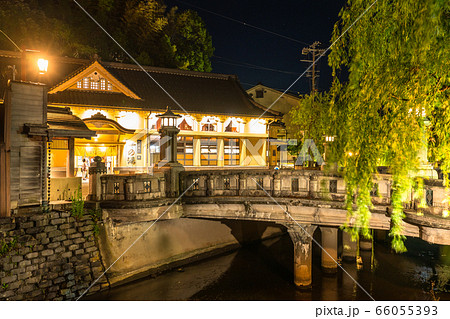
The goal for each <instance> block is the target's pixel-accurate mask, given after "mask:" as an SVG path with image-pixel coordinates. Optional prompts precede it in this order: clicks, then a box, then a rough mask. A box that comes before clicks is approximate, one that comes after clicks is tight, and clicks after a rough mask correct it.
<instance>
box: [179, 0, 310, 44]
mask: <svg viewBox="0 0 450 319" xmlns="http://www.w3.org/2000/svg"><path fill="white" fill-rule="evenodd" d="M175 1H177V2H180V3H182V4H185V5H187V6H190V7H193V8H196V9H197V10H201V11H205V12H208V13H210V14H214V15H216V16H219V17H221V18H224V19H227V20H230V21H233V22H237V23H240V24H242V25H244V26H246V27H250V28H254V29H256V30H260V31H263V32H266V33H270V34H272V35H276V36H278V37H281V38H284V39H286V40H290V41H294V42H297V43H301V44H305V45H309V43H306V42H303V41H300V40H297V39H294V38H291V37H288V36H285V35H282V34H279V33H276V32H273V31H270V30H267V29H263V28H260V27H257V26H254V25H252V24H249V23H246V22H243V21H240V20H236V19H234V18H230V17H227V16H224V15H223V14H220V13H216V12H213V11H210V10H208V9H204V8H201V7H199V6H196V5H193V4H190V3H187V2H185V1H181V0H175Z"/></svg>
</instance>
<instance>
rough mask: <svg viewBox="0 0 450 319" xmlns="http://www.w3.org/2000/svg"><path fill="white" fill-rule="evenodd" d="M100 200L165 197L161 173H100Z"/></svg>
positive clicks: (164, 184)
mask: <svg viewBox="0 0 450 319" xmlns="http://www.w3.org/2000/svg"><path fill="white" fill-rule="evenodd" d="M100 180H101V199H102V200H118V201H120V200H151V199H156V198H164V197H166V182H165V178H164V174H163V173H154V174H151V175H150V174H136V175H112V174H108V175H102V176H101V177H100Z"/></svg>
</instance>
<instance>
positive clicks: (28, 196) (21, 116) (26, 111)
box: [5, 82, 47, 209]
mask: <svg viewBox="0 0 450 319" xmlns="http://www.w3.org/2000/svg"><path fill="white" fill-rule="evenodd" d="M5 103H9V105H10V110H11V117H10V124H11V131H10V134H11V135H10V139H11V153H10V154H11V155H10V156H11V161H10V163H11V165H10V174H11V175H10V176H11V184H10V191H11V192H10V194H11V196H10V200H11V209H15V208H17V207H18V206H27V205H40V204H42V201H43V200H46V198H47V196H46V194H47V186H46V185H47V184H46V180H47V165H46V164H47V158H46V157H47V156H46V137H45V136H42V137H29V136H28V135H27V134H25V133H24V124H34V125H46V123H47V91H46V87H45V86H44V85H41V84H34V83H25V82H11V84H10V87H9V88H8V91H7V93H6V99H5Z"/></svg>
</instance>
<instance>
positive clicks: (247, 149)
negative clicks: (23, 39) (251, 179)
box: [0, 52, 281, 177]
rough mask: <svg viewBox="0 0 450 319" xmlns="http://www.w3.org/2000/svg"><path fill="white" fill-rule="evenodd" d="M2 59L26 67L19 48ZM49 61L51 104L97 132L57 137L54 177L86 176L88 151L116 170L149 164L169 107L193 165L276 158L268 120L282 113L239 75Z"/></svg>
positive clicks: (156, 155)
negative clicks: (250, 90)
mask: <svg viewBox="0 0 450 319" xmlns="http://www.w3.org/2000/svg"><path fill="white" fill-rule="evenodd" d="M0 59H1V60H2V65H1V66H2V68H5V67H7V66H8V64H9V65H12V64H14V69H15V70H19V73H20V74H23V72H22V71H21V70H20V68H21V66H22V65H21V62H22V60H23V57H22V58H21V57H20V55H19V54H18V53H14V52H0ZM29 64H30V63H29ZM48 69H49V71H48V74H46V75H45V76H44V77H39V78H37V79H36V80H37V81H39V82H43V83H46V84H47V85H48V87H49V89H48V106H49V109H52V110H53V111H54V110H55V109H57V108H59V109H60V110H66V113H67V112H68V113H67V114H66V115H65V116H73V117H74V118H78V119H81V120H82V122H83V123H84V125H86V126H87V128H88V129H89V130H90V131H92V132H94V133H95V134H92V135H93V136H92V137H91V138H90V139H89V138H79V137H74V138H73V139H70V138H69V139H67V138H59V139H58V138H55V139H52V143H51V145H50V146H49V148H50V149H51V164H50V166H51V175H52V177H63V176H67V177H70V176H81V168H82V165H83V159H85V160H87V162H91V161H92V159H93V158H94V157H95V156H100V157H102V158H103V160H104V161H105V162H106V166H107V170H108V173H127V172H146V171H148V170H149V168H151V167H153V166H154V164H155V163H157V162H158V161H159V160H160V146H161V143H164V142H165V141H161V140H160V135H159V132H158V130H159V129H160V126H161V123H160V120H159V119H158V117H157V115H159V114H161V113H163V112H164V111H165V110H166V108H167V107H170V108H171V109H172V111H174V112H175V113H177V114H179V115H180V116H181V117H180V118H179V119H178V122H177V127H178V128H179V129H180V133H179V134H178V141H177V142H178V146H177V159H178V161H179V162H180V163H181V164H183V165H184V166H185V167H186V168H187V169H189V168H195V169H199V168H202V167H203V168H204V167H224V168H226V167H230V168H232V167H265V166H267V165H268V127H269V126H268V124H269V123H271V122H273V121H274V120H276V119H280V118H281V113H279V112H274V111H268V112H266V113H264V110H265V108H264V107H263V106H262V105H260V104H259V103H257V102H255V101H254V100H253V99H251V98H250V97H249V96H248V95H247V94H246V92H245V91H244V90H243V89H242V88H241V86H240V84H239V81H238V79H237V77H236V76H233V75H224V74H213V73H202V72H194V71H184V70H177V69H166V68H156V67H141V66H136V65H129V64H122V63H111V62H101V61H86V60H78V59H68V58H53V59H52V58H49V67H48ZM27 80H34V79H33V74H28V77H27ZM62 113H64V112H62ZM69 113H70V114H69ZM263 113H264V114H263ZM60 124H61V123H60ZM87 137H88V136H87Z"/></svg>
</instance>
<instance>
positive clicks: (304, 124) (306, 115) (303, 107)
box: [284, 93, 330, 155]
mask: <svg viewBox="0 0 450 319" xmlns="http://www.w3.org/2000/svg"><path fill="white" fill-rule="evenodd" d="M329 103H330V96H329V95H328V94H326V93H315V94H311V95H308V94H305V95H303V96H300V99H299V101H298V103H297V105H295V106H294V107H292V109H291V110H290V111H289V113H287V114H286V115H285V116H284V121H285V123H286V124H287V128H288V131H289V132H290V133H291V134H292V135H293V137H294V138H296V139H297V141H298V144H297V145H291V146H288V150H289V151H290V153H292V154H293V155H297V154H298V153H299V151H300V149H301V147H302V144H303V143H304V142H305V140H306V139H311V140H313V141H314V143H315V145H316V146H317V148H318V150H319V151H320V153H323V151H324V149H323V143H322V142H323V139H324V138H323V137H324V135H326V133H327V131H328V123H329V119H328V109H329Z"/></svg>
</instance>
